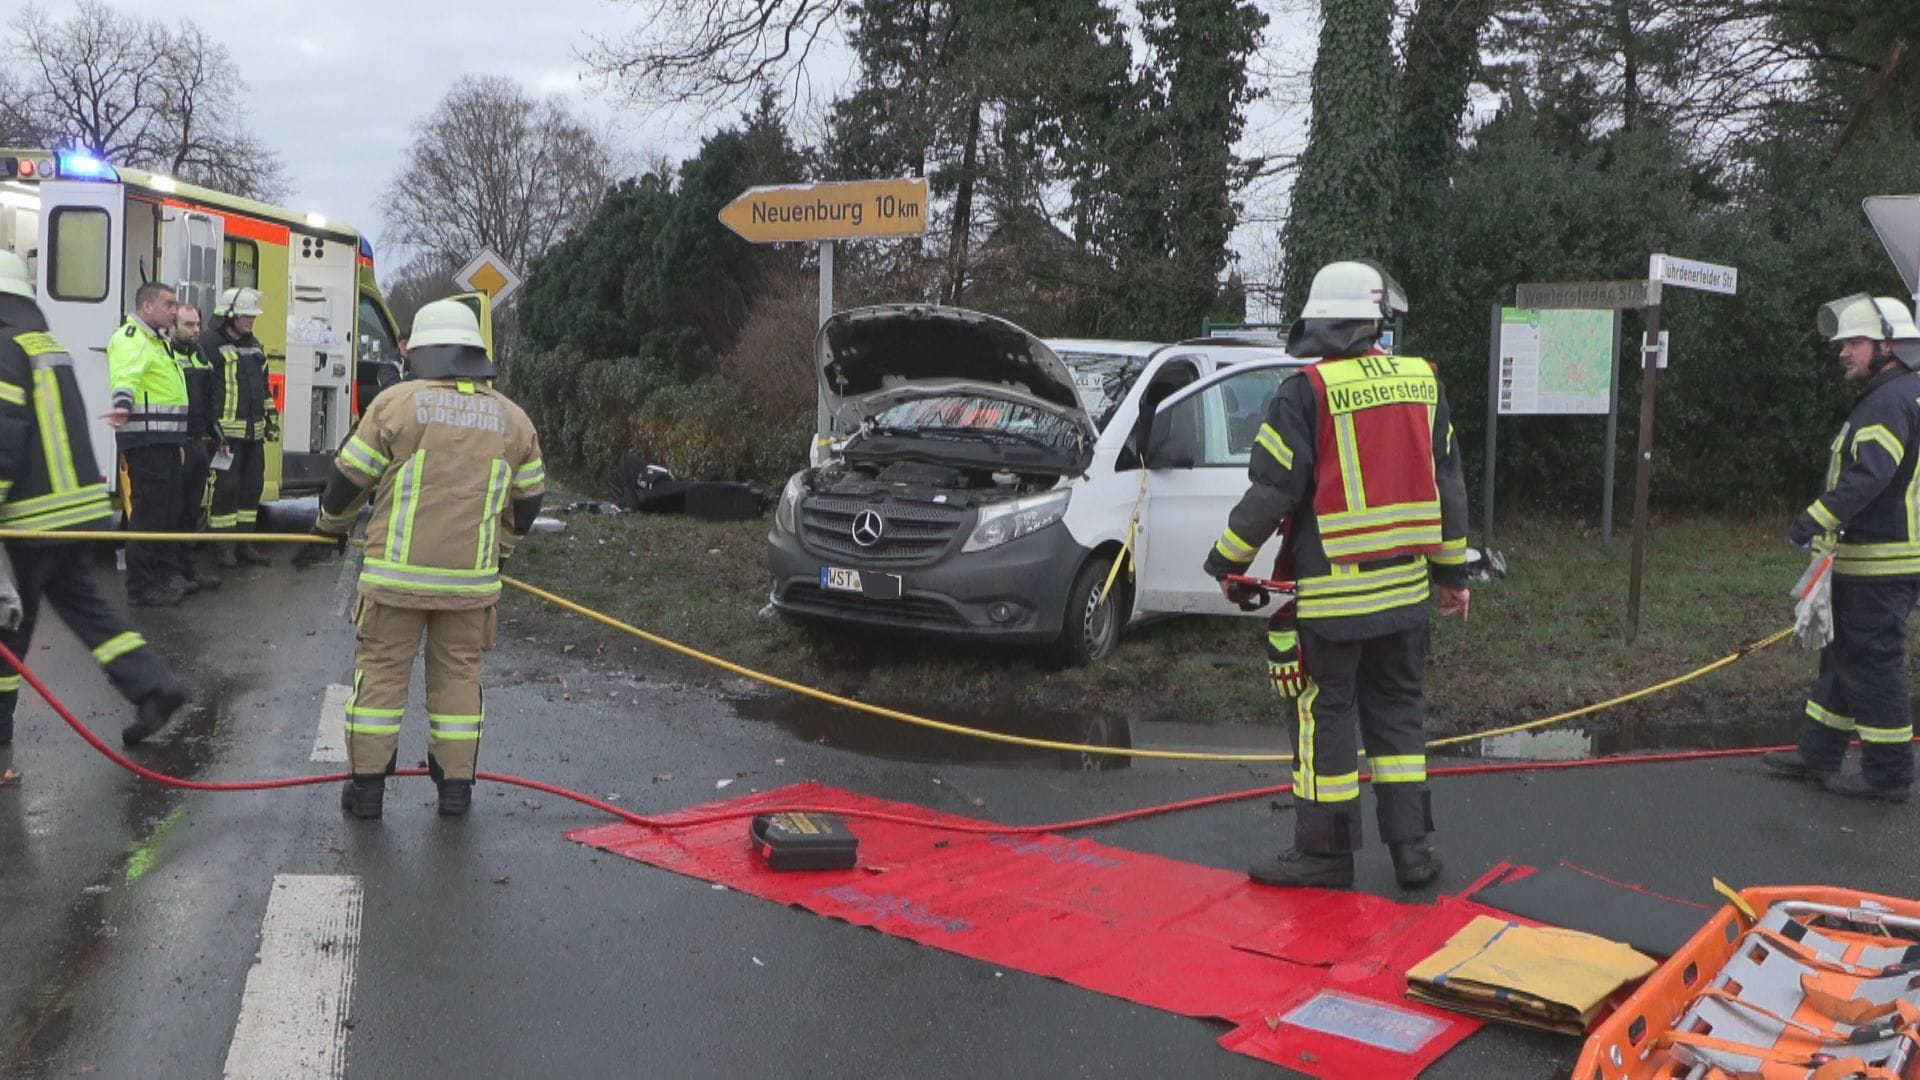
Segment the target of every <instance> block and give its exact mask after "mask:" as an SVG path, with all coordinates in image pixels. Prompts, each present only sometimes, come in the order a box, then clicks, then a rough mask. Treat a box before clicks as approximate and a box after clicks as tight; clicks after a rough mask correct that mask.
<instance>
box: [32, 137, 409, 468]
mask: <svg viewBox="0 0 1920 1080" xmlns="http://www.w3.org/2000/svg"><path fill="white" fill-rule="evenodd" d="M0 250H6V251H11V252H13V253H14V254H16V255H19V256H21V257H22V258H24V259H25V260H26V261H27V264H28V265H29V266H31V267H33V270H34V277H35V281H36V285H37V287H38V291H39V301H40V307H41V310H43V311H44V312H46V316H47V321H48V323H50V324H51V329H52V332H53V335H54V337H55V338H57V339H59V341H60V342H61V344H63V345H65V346H66V347H67V351H68V352H70V353H71V354H72V355H73V359H74V367H75V372H76V374H77V375H78V376H79V379H80V389H81V391H82V393H83V394H84V395H85V398H86V402H87V407H88V411H89V412H91V413H96V414H97V413H100V412H104V411H106V406H107V401H108V392H109V389H110V388H109V387H108V385H107V356H106V353H107V338H108V337H109V336H111V335H112V334H113V332H114V329H115V328H116V327H118V326H119V325H120V323H121V321H122V320H123V319H124V318H125V316H126V315H127V313H128V312H130V311H132V310H133V299H134V293H135V291H136V290H138V289H139V288H140V286H141V285H143V284H145V283H147V282H150V281H159V282H163V283H165V284H167V285H170V286H172V287H173V289H174V291H175V293H177V294H178V295H179V297H180V301H181V302H182V303H188V304H192V305H194V306H195V307H197V308H199V309H200V312H201V315H202V317H203V319H210V318H211V316H212V314H213V308H214V303H215V301H216V300H218V299H219V296H220V293H221V292H222V291H223V290H225V289H229V288H234V287H244V288H250V289H258V290H259V291H260V307H261V310H262V312H263V314H262V315H261V316H260V317H259V318H258V319H257V320H255V322H254V326H253V332H254V336H256V337H258V338H259V339H260V343H261V345H263V346H264V347H265V349H266V352H267V360H268V376H267V381H268V385H269V387H270V388H271V391H272V393H273V396H274V401H275V403H276V404H277V405H278V406H279V409H280V418H281V426H280V441H279V442H278V443H270V444H268V446H267V485H266V492H265V496H264V497H265V498H267V499H273V498H276V497H278V496H280V495H288V494H301V493H305V492H313V491H318V490H319V489H320V488H321V486H323V485H324V484H325V482H326V478H327V473H328V470H329V468H330V467H331V462H332V457H333V452H334V450H335V448H337V447H338V446H340V444H341V443H342V442H344V441H345V440H346V437H347V435H348V434H349V433H350V432H351V431H352V429H353V422H354V419H355V418H356V417H357V416H358V415H359V411H360V401H361V400H362V398H363V397H365V398H367V399H371V397H372V394H373V392H374V386H375V382H376V379H377V378H378V373H379V372H380V371H381V370H382V369H383V368H384V369H385V370H387V371H393V370H395V368H396V366H397V365H398V364H399V362H400V353H399V349H398V348H397V346H396V341H397V334H396V331H395V327H394V322H393V315H392V313H391V312H389V311H388V310H387V305H386V302H385V301H384V300H383V299H382V298H381V295H380V292H379V289H378V288H377V287H376V286H375V283H374V275H373V246H372V245H371V244H369V243H368V242H367V239H366V237H364V236H362V235H361V234H360V233H359V232H357V231H356V230H354V229H353V228H351V227H350V226H348V225H346V224H344V223H342V222H338V221H331V220H328V219H327V218H325V217H322V216H321V215H319V214H310V213H301V212H299V211H295V210H288V209H285V208H283V207H278V206H270V205H268V204H266V203H263V202H255V201H253V200H251V199H243V198H240V197H238V196H235V195H227V194H224V193H221V192H218V191H213V190H211V189H208V188H204V187H199V186H197V185H194V184H189V183H187V182H186V181H184V180H176V179H174V178H172V177H169V176H163V175H161V174H159V173H152V172H144V171H142V170H139V169H131V168H126V167H124V166H117V165H113V164H110V163H108V162H104V161H100V160H97V159H95V158H92V157H89V156H87V155H85V154H81V153H75V152H71V151H66V150H61V151H47V150H11V149H4V148H0ZM92 436H93V451H94V458H95V460H96V461H99V462H101V463H103V465H104V464H105V463H107V462H111V461H114V460H115V455H114V452H113V431H112V429H110V428H108V427H107V425H106V423H105V422H104V421H96V422H95V423H94V424H93V428H92ZM108 472H109V473H114V472H117V470H112V469H109V470H108ZM107 480H108V483H110V484H111V483H114V482H115V480H116V477H114V476H112V475H109V476H108V478H107Z"/></svg>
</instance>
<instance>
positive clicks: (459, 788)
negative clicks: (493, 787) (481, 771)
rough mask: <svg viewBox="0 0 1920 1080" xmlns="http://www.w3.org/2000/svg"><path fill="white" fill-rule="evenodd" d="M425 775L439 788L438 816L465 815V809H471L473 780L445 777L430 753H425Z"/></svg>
mask: <svg viewBox="0 0 1920 1080" xmlns="http://www.w3.org/2000/svg"><path fill="white" fill-rule="evenodd" d="M427 775H428V776H430V777H432V778H433V786H434V787H436V788H438V789H439V790H440V816H441V817H466V816H467V811H468V810H471V809H473V781H471V780H449V779H447V774H446V773H445V772H443V771H441V768H440V763H439V762H438V761H436V760H434V757H433V755H432V754H431V753H429V754H428V755H427Z"/></svg>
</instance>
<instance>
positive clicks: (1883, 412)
mask: <svg viewBox="0 0 1920 1080" xmlns="http://www.w3.org/2000/svg"><path fill="white" fill-rule="evenodd" d="M1917 440H1920V373H1915V372H1912V371H1908V370H1907V369H1906V368H1904V367H1901V366H1900V365H1898V364H1895V365H1894V366H1892V367H1890V368H1888V369H1887V370H1885V371H1883V372H1881V373H1880V374H1879V375H1876V376H1875V377H1874V378H1873V379H1872V380H1871V381H1869V382H1868V383H1867V387H1866V389H1865V390H1863V391H1861V393H1860V397H1859V398H1858V400H1856V401H1855V402H1854V405H1853V409H1852V411H1851V412H1849V413H1848V414H1847V421H1846V423H1844V424H1842V425H1841V426H1840V434H1839V435H1837V436H1835V437H1834V440H1833V442H1832V443H1830V444H1829V445H1828V454H1827V477H1826V485H1825V490H1823V491H1822V492H1821V493H1820V497H1819V498H1817V499H1815V500H1814V501H1813V503H1812V505H1810V506H1808V507H1807V513H1808V515H1810V516H1811V517H1812V518H1813V520H1814V521H1815V522H1816V523H1818V524H1819V525H1820V527H1821V528H1823V529H1825V530H1826V531H1827V532H1828V533H1829V534H1837V537H1838V543H1837V545H1835V546H1834V551H1833V573H1834V576H1835V577H1853V578H1862V577H1879V578H1894V577H1920V470H1917V469H1916V464H1917V461H1916V459H1920V453H1917V452H1916V448H1915V444H1916V441H1917Z"/></svg>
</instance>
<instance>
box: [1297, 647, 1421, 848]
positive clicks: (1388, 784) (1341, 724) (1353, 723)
mask: <svg viewBox="0 0 1920 1080" xmlns="http://www.w3.org/2000/svg"><path fill="white" fill-rule="evenodd" d="M1428 635H1429V629H1428V626H1427V624H1426V623H1425V622H1422V623H1421V624H1419V625H1418V626H1415V627H1413V628H1411V629H1406V630H1399V631H1395V632H1393V633H1389V634H1383V635H1381V636H1378V637H1370V638H1365V639H1363V640H1359V641H1335V640H1333V639H1330V638H1327V637H1325V636H1323V635H1321V634H1319V633H1317V632H1315V630H1314V628H1313V623H1312V622H1311V621H1310V620H1302V621H1301V623H1300V661H1301V667H1302V669H1303V670H1304V671H1305V672H1306V674H1307V677H1308V679H1309V680H1310V681H1309V683H1308V685H1307V689H1306V692H1305V693H1303V694H1301V695H1300V696H1299V697H1297V698H1295V699H1294V700H1293V706H1294V708H1293V717H1292V729H1293V750H1294V758H1295V760H1294V767H1293V806H1294V833H1293V844H1294V848H1295V850H1298V851H1301V852H1305V853H1306V854H1309V855H1341V854H1345V853H1347V852H1351V851H1355V850H1358V849H1359V847H1360V761H1359V757H1360V749H1361V748H1362V747H1365V748H1366V751H1367V767H1368V771H1369V772H1371V773H1372V775H1373V794H1374V801H1375V809H1376V810H1377V812H1378V814H1379V826H1380V839H1381V840H1383V841H1385V842H1386V843H1388V844H1398V843H1403V842H1406V841H1410V840H1419V839H1421V838H1423V837H1425V836H1426V835H1427V834H1428V833H1430V832H1432V831H1433V812H1432V805H1431V801H1430V799H1429V796H1428V792H1427V752H1426V712H1427V704H1426V668H1427V641H1428Z"/></svg>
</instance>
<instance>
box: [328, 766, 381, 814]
mask: <svg viewBox="0 0 1920 1080" xmlns="http://www.w3.org/2000/svg"><path fill="white" fill-rule="evenodd" d="M386 799H387V777H386V775H385V774H384V773H374V774H373V775H372V776H361V775H359V774H357V773H356V774H355V775H354V777H353V779H351V780H348V781H347V782H346V783H345V784H343V785H341V787H340V809H342V810H345V811H346V812H347V813H349V814H351V815H353V816H354V817H356V818H359V819H360V820H362V821H374V820H378V819H379V817H380V814H381V812H382V810H383V809H384V808H385V806H386Z"/></svg>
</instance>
